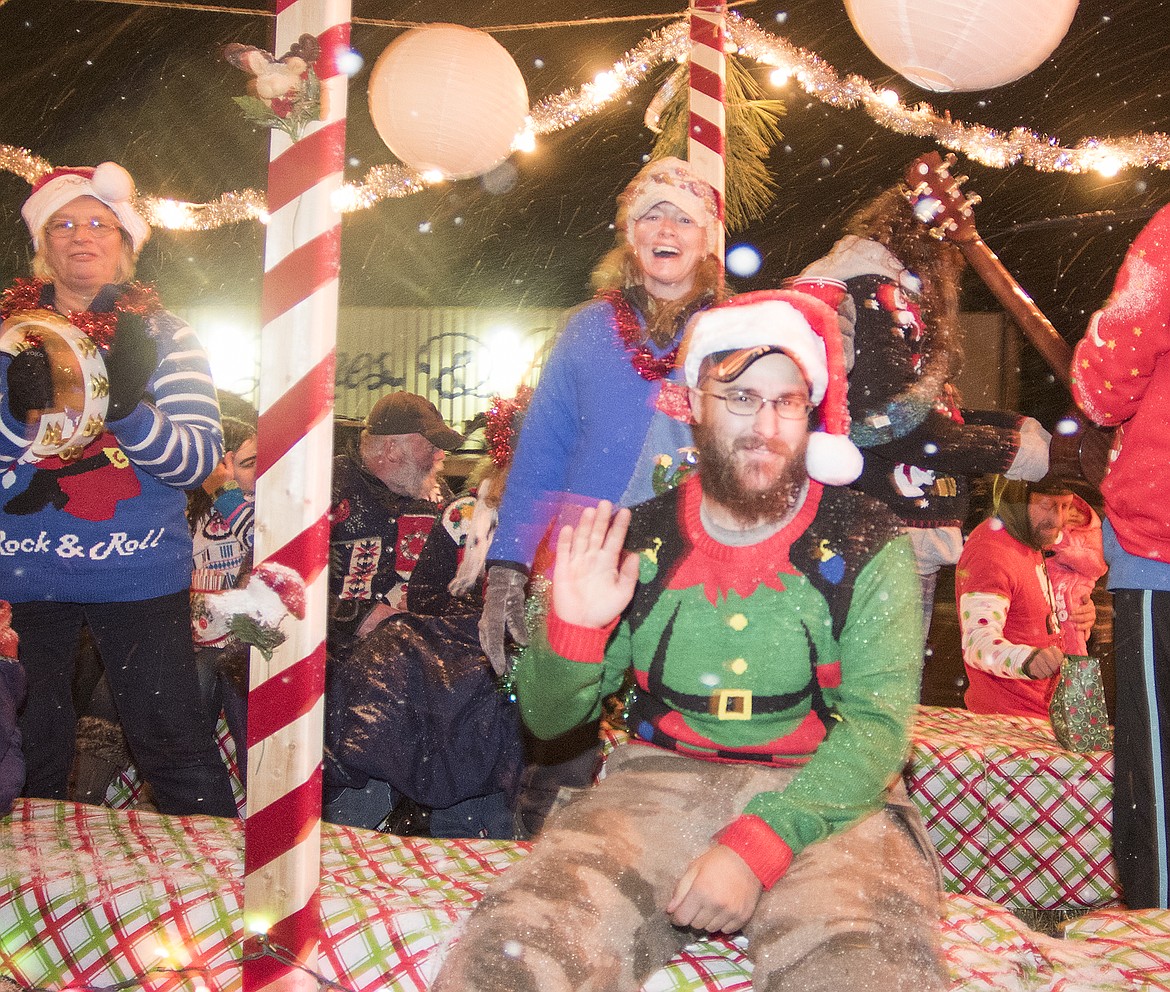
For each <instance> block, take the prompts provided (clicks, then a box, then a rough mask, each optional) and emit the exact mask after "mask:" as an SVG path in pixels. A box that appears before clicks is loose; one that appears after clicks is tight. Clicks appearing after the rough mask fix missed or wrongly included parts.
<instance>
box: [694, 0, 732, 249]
mask: <svg viewBox="0 0 1170 992" xmlns="http://www.w3.org/2000/svg"><path fill="white" fill-rule="evenodd" d="M690 13H691V50H690V59H689V62H688V65H689V70H690V71H689V75H690V98H691V99H690V128H689V131H688V141H687V160H688V161H689V163H690V165H691V167H692V168H693V169H694V170H695V172H697V173H698V174H699V175H700V176H702V178H703V179H705V180H707V182H709V183H710V184H711V185H712V186H713V187H714V188H715V191H716V193H717V194H718V195H719V221H720V229H719V240H718V244H717V246H716V251H717V255H718V257H719V259H720V260H722V258H723V247H724V241H725V237H724V232H725V225H724V223H723V221H724V216H725V213H724V195H725V193H726V190H727V184H726V179H725V173H726V168H725V160H724V135H725V134H726V133H727V113H726V108H725V89H726V67H727V61H726V59H727V57H726V55H725V54H724V51H723V43H724V40H725V38H726V37H727V31H726V27H725V25H724V15H725V8H724V5H723V3H722V2H720V0H691V11H690Z"/></svg>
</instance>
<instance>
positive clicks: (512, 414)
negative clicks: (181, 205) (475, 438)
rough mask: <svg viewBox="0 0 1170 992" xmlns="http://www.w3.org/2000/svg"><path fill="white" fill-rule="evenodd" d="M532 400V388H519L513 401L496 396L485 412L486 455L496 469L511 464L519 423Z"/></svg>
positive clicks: (484, 435)
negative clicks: (489, 456)
mask: <svg viewBox="0 0 1170 992" xmlns="http://www.w3.org/2000/svg"><path fill="white" fill-rule="evenodd" d="M531 399H532V387H531V386H521V387H520V388H519V389H518V390H517V391H516V396H515V398H513V399H510V400H506V399H504V398H503V397H500V396H497V397H496V398H495V400H494V401H493V402H492V405H491V406H490V407H489V408H488V411H487V424H486V425H485V426H484V429H483V438H484V440H485V441H486V442H487V449H488V454H489V455H491V459H492V464H493V465H495V467H496V468H501V469H502V468H507V467H508V466H509V465H510V464H511V463H512V455H513V454H514V453H515V448H516V435H517V434H519V433H520V422H521V421H522V420H523V419H524V411H525V410H527V409H528V401H529V400H531Z"/></svg>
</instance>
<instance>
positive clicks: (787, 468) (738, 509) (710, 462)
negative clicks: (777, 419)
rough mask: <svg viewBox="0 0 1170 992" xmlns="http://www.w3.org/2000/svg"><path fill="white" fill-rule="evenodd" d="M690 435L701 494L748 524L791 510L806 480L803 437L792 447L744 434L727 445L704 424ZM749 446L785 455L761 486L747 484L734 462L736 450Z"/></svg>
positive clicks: (774, 519) (780, 516) (774, 518)
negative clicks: (783, 459) (779, 464)
mask: <svg viewBox="0 0 1170 992" xmlns="http://www.w3.org/2000/svg"><path fill="white" fill-rule="evenodd" d="M694 436H695V447H696V448H698V450H699V484H700V485H701V486H702V487H703V495H704V496H705V497H707V498H708V499H710V500H713V501H714V502H715V503H717V504H719V505H720V506H722V507H723V508H724V509H725V510H727V511H728V513H730V514H731V515H732V516H733V517H734V518H735V519H736V520H738V521H739V522H740V523H742V524H744V525H745V526H749V527H751V526H756V525H759V524H766V523H775V522H778V521H780V520H783V519H784V518H785V517H786V516H787V515H788V514H789V513H790V512H791V510H792V508H793V507H794V506H795V505H796V501H797V500H798V499H799V498H800V493H801V490H803V488H804V485H805V483H806V482H807V481H808V471H807V469H806V468H805V464H804V458H805V452H806V451H807V449H808V438H807V437H806V438H803V439H802V440H801V442H800V444H798V445H797V446H796V447H795V448H792V447H790V446H789V445H787V444H786V443H784V442H783V441H781V440H779V439H777V438H773V439H771V440H767V439H764V438H759V437H756V436H754V435H745V436H743V437H738V438H736V439H735V440H734V441H733V442H732V443H731V447H730V448H729V447H728V446H727V445H726V444H725V443H723V442H722V441H721V440H720V439H719V438H718V437H717V436H716V435H715V433H714V432H713V431H712V430H710V428H708V427H707V426H706V425H705V424H695V425H694ZM753 448H767V449H769V450H770V451H773V452H776V453H778V454H782V455H784V456H785V461H784V463H783V464H782V465H781V467H780V469H779V471H778V472H777V475H776V478H775V479H773V480H772V481H771V483H770V484H769V485H767V486H765V487H764V488H763V489H758V488H752V487H749V486H747V485H746V484H745V482H744V481H743V479H742V478H741V477H740V471H741V469H740V467H739V466H738V465H737V462H736V453H737V452H739V451H747V450H751V449H753Z"/></svg>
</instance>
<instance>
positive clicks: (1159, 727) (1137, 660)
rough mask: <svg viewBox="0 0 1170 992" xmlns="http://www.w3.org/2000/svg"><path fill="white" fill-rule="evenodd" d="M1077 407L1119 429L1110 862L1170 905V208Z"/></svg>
mask: <svg viewBox="0 0 1170 992" xmlns="http://www.w3.org/2000/svg"><path fill="white" fill-rule="evenodd" d="M1072 390H1073V398H1074V399H1075V400H1076V401H1077V405H1078V406H1079V407H1080V408H1081V409H1082V410H1083V411H1084V412H1085V414H1086V415H1087V416H1088V417H1089V419H1091V420H1093V421H1094V422H1095V423H1097V424H1100V425H1101V426H1103V427H1115V428H1117V430H1116V433H1115V435H1114V440H1113V448H1112V451H1111V452H1110V460H1109V464H1108V468H1107V470H1106V473H1105V478H1104V480H1103V481H1102V483H1101V495H1102V496H1103V497H1104V500H1105V521H1104V523H1103V525H1102V531H1103V532H1102V539H1103V543H1104V550H1105V560H1106V561H1107V562H1108V563H1109V583H1108V584H1109V589H1110V590H1111V591H1112V592H1113V646H1114V652H1115V659H1116V680H1117V699H1116V705H1115V714H1114V720H1115V724H1116V728H1115V734H1114V744H1113V747H1114V752H1113V760H1114V775H1113V790H1114V792H1113V856H1114V859H1115V860H1116V862H1117V872H1118V877H1119V879H1120V881H1121V887H1122V893H1123V896H1124V898H1125V901H1126V904H1127V905H1129V906H1131V907H1134V908H1147V907H1161V908H1162V909H1165V908H1167V906H1168V905H1170V854H1168V851H1170V821H1168V812H1170V810H1168V807H1170V802H1168V800H1170V503H1168V502H1167V497H1166V494H1167V492H1168V491H1170V459H1167V457H1166V450H1167V443H1168V442H1167V439H1168V438H1170V206H1165V207H1163V208H1162V209H1161V210H1159V211H1158V212H1157V213H1156V214H1155V215H1154V216H1153V218H1152V219H1151V220H1150V222H1149V223H1148V224H1147V225H1146V226H1145V228H1144V229H1143V230H1142V231H1141V233H1140V234H1139V235H1138V236H1137V238H1136V239H1135V240H1134V242H1133V244H1132V245H1131V246H1130V249H1129V251H1128V253H1127V254H1126V256H1125V260H1124V261H1123V262H1122V264H1121V269H1120V271H1119V272H1118V273H1117V279H1116V281H1115V283H1114V285H1113V292H1112V294H1111V295H1110V297H1109V300H1108V302H1107V303H1106V304H1105V306H1104V307H1102V308H1101V309H1100V310H1098V311H1097V312H1096V313H1095V314H1094V315H1093V317H1092V319H1091V320H1090V322H1089V329H1088V331H1087V332H1086V333H1085V336H1084V337H1083V338H1081V340H1080V341H1079V342H1078V343H1077V346H1076V349H1075V350H1074V352H1073V367H1072Z"/></svg>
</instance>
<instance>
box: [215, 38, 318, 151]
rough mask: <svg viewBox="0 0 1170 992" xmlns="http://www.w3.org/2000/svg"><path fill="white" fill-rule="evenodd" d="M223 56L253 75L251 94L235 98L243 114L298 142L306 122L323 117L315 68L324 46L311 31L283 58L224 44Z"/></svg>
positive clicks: (249, 86) (244, 46) (245, 47)
mask: <svg viewBox="0 0 1170 992" xmlns="http://www.w3.org/2000/svg"><path fill="white" fill-rule="evenodd" d="M223 57H224V58H225V59H226V60H227V61H228V62H230V63H231V64H232V65H234V66H235V67H236V68H237V69H242V70H243V71H244V72H246V73H249V74H250V75H251V76H252V77H253V78H252V79H251V80H250V81H249V82H248V92H249V94H250V95H249V96H236V97H232V99H233V100H234V101H235V102H236V104H237V105H238V106H239V107H240V109H241V110H243V111H244V116H245V117H246V118H247V119H248V120H250V121H252V122H253V123H254V124H259V125H261V126H262V127H268V128H274V129H276V130H280V131H284V132H285V134H287V135H288V136H289V137H290V138H292V139H293V141H296V140H297V139H298V138H299V137H300V136H301V134H302V133H303V132H304V129H305V127H306V126H307V125H309V124H310V123H312V122H313V121H316V120H320V119H321V81H320V80H319V79H318V78H317V73H316V72H315V71H314V69H313V65H314V63H315V62H316V61H317V59H318V58H320V57H321V46H320V45H319V44H318V43H317V39H316V38H314V37H313V36H312V35H311V34H303V35H301V37H300V39H299V40H298V41H297V42H296V43H295V44H294V45H293V46H292V48H290V49H289V50H288V51H287V52H286V53H285V54H284V55H282V56H281V57H280V58H275V57H274V56H272V55H270V54H269V53H268V52H266V51H264V50H263V49H260V48H257V47H256V46H255V45H240V44H232V45H225V46H224V49H223Z"/></svg>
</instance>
